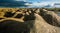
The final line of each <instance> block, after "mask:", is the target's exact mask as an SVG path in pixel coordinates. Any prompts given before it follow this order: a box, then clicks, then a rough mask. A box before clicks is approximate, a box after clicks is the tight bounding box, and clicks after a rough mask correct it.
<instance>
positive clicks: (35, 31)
mask: <svg viewBox="0 0 60 33" xmlns="http://www.w3.org/2000/svg"><path fill="white" fill-rule="evenodd" d="M0 29H1V31H0V32H1V33H5V32H6V33H60V17H59V16H57V14H56V13H54V12H52V11H47V10H45V11H43V10H42V11H40V10H39V9H36V10H35V9H33V10H29V11H27V10H25V11H22V10H21V11H19V12H16V14H15V15H14V16H13V17H12V18H10V17H9V18H4V19H1V20H0Z"/></svg>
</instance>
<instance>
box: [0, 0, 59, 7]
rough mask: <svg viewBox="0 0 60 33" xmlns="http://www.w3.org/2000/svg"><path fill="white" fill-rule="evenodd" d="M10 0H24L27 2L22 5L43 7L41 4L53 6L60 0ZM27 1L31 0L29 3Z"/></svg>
mask: <svg viewBox="0 0 60 33" xmlns="http://www.w3.org/2000/svg"><path fill="white" fill-rule="evenodd" d="M2 1H9V0H0V2H2ZM10 1H11V2H15V1H24V2H27V3H26V4H24V5H31V6H38V7H39V6H40V7H43V6H47V5H50V6H53V5H54V4H55V3H60V0H10ZM29 2H31V4H30V3H29ZM16 5H17V4H16ZM59 6H60V5H59Z"/></svg>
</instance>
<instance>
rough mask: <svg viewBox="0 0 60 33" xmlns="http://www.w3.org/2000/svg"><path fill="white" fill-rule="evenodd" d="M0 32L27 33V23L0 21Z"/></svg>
mask: <svg viewBox="0 0 60 33" xmlns="http://www.w3.org/2000/svg"><path fill="white" fill-rule="evenodd" d="M0 29H1V31H0V33H28V32H29V30H28V28H27V25H26V24H24V23H23V22H19V21H14V20H5V21H2V22H0Z"/></svg>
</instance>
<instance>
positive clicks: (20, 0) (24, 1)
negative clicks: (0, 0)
mask: <svg viewBox="0 0 60 33" xmlns="http://www.w3.org/2000/svg"><path fill="white" fill-rule="evenodd" d="M15 1H24V2H26V1H27V0H15Z"/></svg>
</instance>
